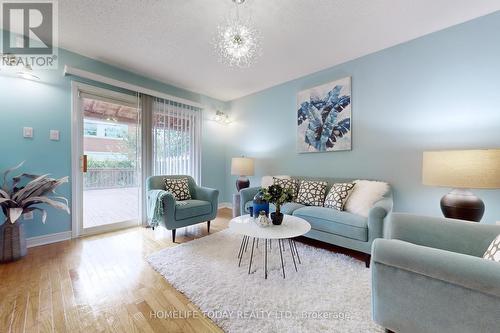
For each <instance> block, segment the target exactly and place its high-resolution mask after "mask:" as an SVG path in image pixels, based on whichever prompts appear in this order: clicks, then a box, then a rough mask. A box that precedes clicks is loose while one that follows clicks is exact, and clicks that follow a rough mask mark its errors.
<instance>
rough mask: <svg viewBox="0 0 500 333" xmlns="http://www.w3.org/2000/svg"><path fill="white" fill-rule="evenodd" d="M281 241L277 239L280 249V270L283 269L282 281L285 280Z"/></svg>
mask: <svg viewBox="0 0 500 333" xmlns="http://www.w3.org/2000/svg"><path fill="white" fill-rule="evenodd" d="M282 243H283V242H282V240H281V239H278V245H279V246H278V247H279V248H280V257H281V268H282V269H283V279H284V278H285V264H284V263H283V252H282V251H281V245H282Z"/></svg>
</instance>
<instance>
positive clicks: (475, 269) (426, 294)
mask: <svg viewBox="0 0 500 333" xmlns="http://www.w3.org/2000/svg"><path fill="white" fill-rule="evenodd" d="M498 234H500V226H497V225H486V224H479V223H473V222H464V221H459V220H453V219H446V218H432V217H423V216H416V215H410V214H392V215H391V216H390V220H389V224H388V235H387V236H388V238H390V239H376V240H375V241H374V242H373V249H372V314H373V319H374V320H375V321H376V322H377V323H378V324H380V325H382V326H383V327H384V328H386V329H387V330H388V331H393V332H440V333H448V332H449V333H456V332H498V331H499V330H500V312H499V309H500V263H497V262H493V261H490V260H486V259H483V258H482V256H483V254H484V252H485V251H486V249H487V248H488V246H489V244H490V243H491V242H492V241H493V239H494V238H495V237H496V236H497V235H498Z"/></svg>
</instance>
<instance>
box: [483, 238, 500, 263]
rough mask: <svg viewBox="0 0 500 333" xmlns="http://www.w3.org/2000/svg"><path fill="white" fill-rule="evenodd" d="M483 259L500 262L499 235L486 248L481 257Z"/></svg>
mask: <svg viewBox="0 0 500 333" xmlns="http://www.w3.org/2000/svg"><path fill="white" fill-rule="evenodd" d="M483 258H484V259H488V260H493V261H496V262H500V235H498V236H497V237H496V238H495V239H494V240H493V241H492V242H491V244H490V246H488V249H487V250H486V252H485V253H484V255H483Z"/></svg>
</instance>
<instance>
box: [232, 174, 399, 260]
mask: <svg viewBox="0 0 500 333" xmlns="http://www.w3.org/2000/svg"><path fill="white" fill-rule="evenodd" d="M292 178H294V179H298V180H320V181H325V182H327V183H328V187H327V190H326V193H328V191H329V190H330V188H331V187H332V185H333V184H334V183H343V182H352V181H353V179H335V178H309V177H292ZM259 189H260V187H252V188H246V189H243V190H241V191H240V211H241V212H243V213H244V214H248V212H249V210H248V208H249V207H250V206H251V205H252V202H253V197H254V196H255V195H256V194H257V192H258V191H259ZM392 206H393V201H392V191H391V190H389V191H388V192H387V193H386V194H385V196H384V197H383V198H382V199H381V200H379V201H378V202H376V203H375V205H374V206H373V207H372V209H371V210H370V213H369V215H368V218H366V217H363V216H359V215H355V214H351V213H349V212H346V211H338V210H336V209H332V208H326V207H317V206H305V205H302V204H299V203H296V202H291V203H287V204H285V205H284V206H283V207H282V208H281V212H282V213H284V214H289V215H294V216H298V217H301V218H303V219H305V220H306V221H308V222H309V223H310V224H311V231H309V232H308V233H307V234H305V236H306V237H308V238H312V239H316V240H320V241H322V242H326V243H330V244H334V245H337V246H341V247H344V248H348V249H352V250H355V251H359V252H363V253H365V254H367V255H366V256H365V257H366V266H367V267H368V266H369V264H370V254H371V247H372V243H373V241H374V240H375V239H376V238H380V237H383V234H384V225H385V219H386V217H387V215H388V214H389V213H390V212H391V211H392Z"/></svg>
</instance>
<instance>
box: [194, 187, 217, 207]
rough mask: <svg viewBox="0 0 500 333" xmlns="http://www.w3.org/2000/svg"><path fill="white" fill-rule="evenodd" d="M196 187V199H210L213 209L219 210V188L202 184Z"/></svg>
mask: <svg viewBox="0 0 500 333" xmlns="http://www.w3.org/2000/svg"><path fill="white" fill-rule="evenodd" d="M194 189H195V193H194V199H197V200H204V201H210V203H212V209H215V210H217V208H218V205H219V190H216V189H213V188H208V187H201V186H196V187H195V188H194Z"/></svg>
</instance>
